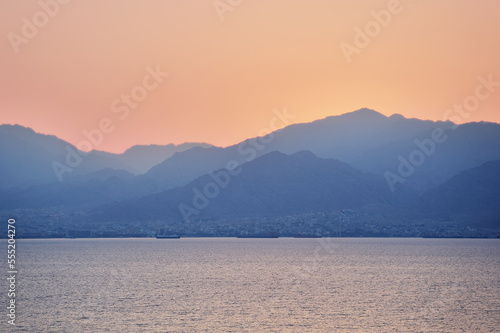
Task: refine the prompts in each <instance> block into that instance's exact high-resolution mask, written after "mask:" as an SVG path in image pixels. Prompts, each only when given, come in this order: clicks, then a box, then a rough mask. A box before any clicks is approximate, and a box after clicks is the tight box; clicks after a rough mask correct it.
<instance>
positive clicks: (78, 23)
mask: <svg viewBox="0 0 500 333" xmlns="http://www.w3.org/2000/svg"><path fill="white" fill-rule="evenodd" d="M214 4H215V5H214ZM499 13H500V2H497V1H484V2H480V3H478V2H474V1H472V0H459V1H456V0H455V1H452V0H443V1H439V2H435V1H430V0H418V1H410V0H401V1H397V0H383V1H378V0H377V1H373V0H362V1H354V2H350V1H327V0H311V1H299V0H276V1H263V0H260V1H259V0H255V1H249V0H246V1H245V0H243V1H234V0H233V1H227V0H220V1H212V0H206V1H163V0H150V1H133V0H106V1H102V2H101V1H100V2H94V1H92V2H88V1H77V0H73V1H67V0H66V1H62V0H61V1H58V0H37V1H32V0H30V1H4V2H2V3H1V4H0V32H1V34H2V39H1V41H0V59H1V62H0V73H1V76H0V124H20V125H22V126H26V127H31V128H33V129H34V130H35V131H37V132H40V133H45V134H51V135H56V136H58V137H59V138H61V139H64V140H67V141H68V142H70V143H72V144H74V145H77V143H78V142H80V141H81V140H83V139H85V136H84V134H83V132H85V131H91V130H92V129H95V128H99V127H105V128H106V130H107V132H106V133H105V135H104V139H103V141H102V143H99V144H98V145H96V146H95V147H93V148H94V149H97V150H103V151H110V152H115V153H120V152H123V151H124V150H125V149H127V148H129V147H131V146H133V145H136V144H168V143H175V144H180V143H183V142H207V143H211V144H214V145H217V146H228V145H232V144H235V143H238V142H240V141H242V140H244V139H246V138H249V137H254V136H258V135H259V133H261V131H262V129H263V128H266V127H269V122H270V120H271V119H272V118H273V117H274V112H275V110H276V109H278V110H282V109H283V108H286V110H288V112H289V113H290V114H293V115H294V116H295V117H294V118H293V121H292V122H293V123H301V122H310V121H314V120H316V119H321V118H325V117H327V116H332V115H339V114H343V113H346V112H351V111H354V110H357V109H360V108H364V107H366V108H370V109H374V110H376V111H378V112H380V113H382V114H384V115H387V116H390V115H392V114H395V113H399V114H402V115H403V116H405V117H408V118H420V119H430V120H446V119H450V120H452V121H454V122H457V123H466V122H472V121H490V122H497V123H500V112H499V111H500V62H499V59H500V20H498V14H499Z"/></svg>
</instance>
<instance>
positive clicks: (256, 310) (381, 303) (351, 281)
mask: <svg viewBox="0 0 500 333" xmlns="http://www.w3.org/2000/svg"><path fill="white" fill-rule="evenodd" d="M18 243H19V250H18V259H19V285H18V290H19V296H18V298H19V308H18V309H19V310H18V320H17V331H20V332H103V331H107V330H109V331H112V332H351V331H358V332H472V331H477V332H495V331H498V328H499V327H500V297H499V295H500V293H499V292H500V290H499V286H500V241H498V240H479V239H460V240H457V239H382V238H380V239H373V238H372V239H365V238H358V239H334V238H332V239H326V238H322V239H287V238H279V239H234V238H184V239H183V238H181V239H179V240H157V239H76V240H63V239H58V240H24V239H22V240H19V241H18Z"/></svg>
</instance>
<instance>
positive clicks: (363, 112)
mask: <svg viewBox="0 0 500 333" xmlns="http://www.w3.org/2000/svg"><path fill="white" fill-rule="evenodd" d="M346 115H350V116H362V117H376V118H387V117H386V116H384V115H383V114H382V113H380V112H377V111H375V110H372V109H368V108H362V109H359V110H356V111H352V112H347V113H344V114H343V115H342V116H346Z"/></svg>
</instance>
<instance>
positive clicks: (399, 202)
mask: <svg viewBox="0 0 500 333" xmlns="http://www.w3.org/2000/svg"><path fill="white" fill-rule="evenodd" d="M72 154H73V155H74V156H73V155H72ZM0 156H2V162H0V210H2V212H3V213H5V214H8V212H9V211H13V210H16V211H20V212H23V211H25V210H29V211H30V214H32V215H33V214H34V216H38V215H37V214H38V213H37V212H42V211H44V212H45V211H47V210H51V209H52V210H54V209H56V208H57V207H64V210H65V211H74V212H75V215H71V216H76V215H78V218H76V217H71V218H70V217H67V219H69V220H74V222H75V223H80V224H79V225H85V223H90V222H89V221H92V223H95V222H98V221H102V222H106V223H115V224H120V223H122V224H123V223H133V222H142V223H150V222H151V221H159V223H167V224H168V223H170V222H169V221H175V223H183V222H186V223H187V222H189V223H191V222H192V221H202V220H206V219H211V220H214V219H224V220H228V219H229V220H230V219H241V218H248V219H252V218H255V219H262V218H269V219H276V218H279V217H283V216H289V215H300V214H310V213H328V212H333V211H338V210H342V209H343V210H351V211H356V212H359V214H364V215H366V216H369V215H370V214H375V213H374V212H377V214H379V213H380V212H382V213H380V214H382V215H383V216H391V218H392V219H397V220H401V221H403V220H404V221H413V222H412V223H418V221H428V220H433V221H445V222H447V223H451V222H453V223H459V224H462V225H470V226H473V227H481V228H489V229H491V230H500V210H499V208H497V206H499V205H498V204H497V202H500V184H499V183H498V180H499V179H500V125H499V124H496V123H486V122H481V123H467V124H463V125H458V126H457V125H455V124H453V123H451V122H449V121H446V122H441V121H438V122H433V121H426V120H419V119H407V118H405V117H403V116H401V115H393V116H390V117H386V116H384V115H382V114H380V113H378V112H376V111H373V110H369V109H361V110H358V111H354V112H351V113H346V114H343V115H340V116H332V117H327V118H325V119H321V120H317V121H314V122H311V123H304V124H294V125H290V126H288V127H285V128H283V129H280V130H277V131H275V132H272V133H270V134H268V135H267V136H265V137H256V138H251V139H248V140H245V141H243V142H240V143H238V144H235V145H233V146H229V147H226V148H221V147H214V146H211V145H209V144H205V143H186V144H182V145H178V146H175V145H166V146H155V145H152V146H135V147H132V148H130V149H129V150H127V151H126V152H124V153H123V154H111V153H106V152H100V151H92V152H90V153H87V154H85V153H83V152H80V151H78V149H77V148H76V147H74V146H73V145H71V144H69V143H67V142H65V141H64V140H61V139H59V138H57V137H55V136H49V135H43V134H39V133H36V132H34V131H33V130H31V129H29V128H24V127H22V126H19V125H2V126H0ZM77 162H79V163H77ZM54 165H56V166H59V168H63V169H57V167H56V168H55V167H54ZM64 168H66V169H64ZM57 170H64V172H63V173H61V172H60V173H59V176H58V175H57ZM33 212H35V213H33ZM77 212H78V213H77ZM359 214H358V215H359ZM382 215H381V216H382ZM359 216H361V215H359ZM450 221H451V222H450ZM70 222H73V221H70ZM172 223H173V222H172Z"/></svg>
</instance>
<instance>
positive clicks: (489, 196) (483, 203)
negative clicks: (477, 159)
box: [418, 160, 500, 228]
mask: <svg viewBox="0 0 500 333" xmlns="http://www.w3.org/2000/svg"><path fill="white" fill-rule="evenodd" d="M418 209H419V211H420V212H421V213H422V214H423V215H424V216H431V217H434V218H437V219H447V218H450V219H453V220H461V221H468V222H471V221H474V223H475V224H477V223H478V222H480V223H483V224H486V225H489V226H493V227H496V228H500V160H496V161H490V162H486V163H484V164H483V165H481V166H479V167H476V168H473V169H470V170H466V171H463V172H461V173H460V174H458V175H456V176H454V177H453V178H451V179H450V180H448V181H447V182H445V183H444V184H442V185H440V186H438V187H436V188H433V189H431V190H429V191H427V192H426V193H424V194H423V195H422V196H421V198H420V202H419V205H418Z"/></svg>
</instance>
